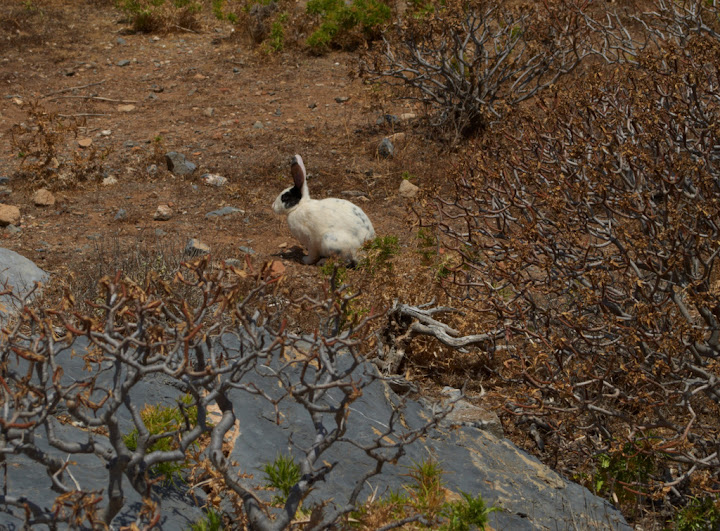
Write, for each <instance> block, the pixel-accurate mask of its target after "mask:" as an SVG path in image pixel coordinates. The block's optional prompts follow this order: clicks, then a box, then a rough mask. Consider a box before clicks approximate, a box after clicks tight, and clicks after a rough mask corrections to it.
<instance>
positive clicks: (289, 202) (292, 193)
mask: <svg viewBox="0 0 720 531" xmlns="http://www.w3.org/2000/svg"><path fill="white" fill-rule="evenodd" d="M280 199H281V200H282V202H283V205H285V208H291V207H294V206H295V205H297V204H298V203H299V202H300V199H302V190H300V188H298V187H297V186H293V187H292V188H290V190H288V191H287V192H285V193H284V194H283V195H282V197H281V198H280Z"/></svg>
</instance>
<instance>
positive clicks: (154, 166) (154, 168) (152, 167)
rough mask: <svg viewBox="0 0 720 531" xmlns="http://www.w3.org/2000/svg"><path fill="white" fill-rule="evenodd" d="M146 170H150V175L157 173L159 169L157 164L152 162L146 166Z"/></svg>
mask: <svg viewBox="0 0 720 531" xmlns="http://www.w3.org/2000/svg"><path fill="white" fill-rule="evenodd" d="M145 171H146V172H148V173H149V174H150V175H153V174H155V173H157V171H158V167H157V164H150V166H148V167H147V168H145Z"/></svg>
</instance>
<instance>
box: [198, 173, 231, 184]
mask: <svg viewBox="0 0 720 531" xmlns="http://www.w3.org/2000/svg"><path fill="white" fill-rule="evenodd" d="M200 179H201V180H202V182H204V183H205V184H206V185H208V186H217V187H220V186H225V185H226V184H227V182H228V180H227V178H226V177H223V176H222V175H216V174H214V173H206V174H205V175H203V176H201V177H200Z"/></svg>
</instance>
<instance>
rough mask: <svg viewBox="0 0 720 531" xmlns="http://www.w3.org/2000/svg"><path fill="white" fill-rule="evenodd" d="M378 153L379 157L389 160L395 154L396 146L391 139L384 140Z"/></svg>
mask: <svg viewBox="0 0 720 531" xmlns="http://www.w3.org/2000/svg"><path fill="white" fill-rule="evenodd" d="M377 151H378V155H380V156H381V157H382V158H384V159H387V158H390V157H392V156H393V155H394V154H395V146H393V143H392V142H390V139H389V138H383V139H382V142H380V145H379V146H378V150H377Z"/></svg>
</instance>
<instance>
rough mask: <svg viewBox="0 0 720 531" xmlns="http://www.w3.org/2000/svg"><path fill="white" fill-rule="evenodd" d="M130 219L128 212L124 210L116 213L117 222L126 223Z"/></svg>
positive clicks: (121, 209)
mask: <svg viewBox="0 0 720 531" xmlns="http://www.w3.org/2000/svg"><path fill="white" fill-rule="evenodd" d="M127 217H128V214H127V210H125V209H124V208H120V209H118V211H117V212H116V213H115V221H125V220H126V219H127Z"/></svg>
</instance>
